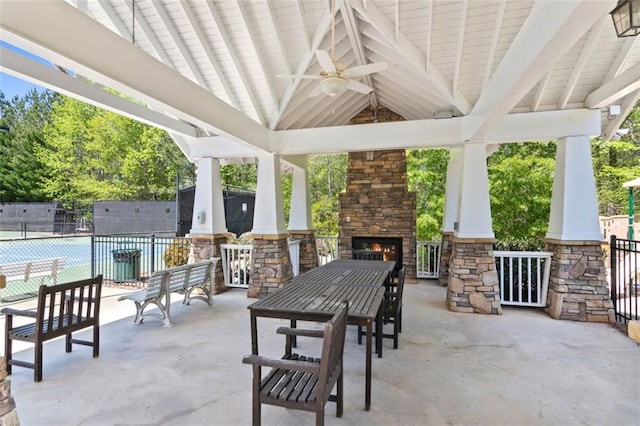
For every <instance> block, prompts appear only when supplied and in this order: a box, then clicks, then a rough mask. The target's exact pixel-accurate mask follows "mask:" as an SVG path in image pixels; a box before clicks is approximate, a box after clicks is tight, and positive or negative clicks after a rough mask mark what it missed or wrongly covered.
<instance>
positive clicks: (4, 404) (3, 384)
mask: <svg viewBox="0 0 640 426" xmlns="http://www.w3.org/2000/svg"><path fill="white" fill-rule="evenodd" d="M0 425H1V426H20V420H19V419H18V410H17V409H16V402H15V400H14V399H13V397H12V396H11V380H9V379H8V378H7V359H6V358H5V357H3V356H0Z"/></svg>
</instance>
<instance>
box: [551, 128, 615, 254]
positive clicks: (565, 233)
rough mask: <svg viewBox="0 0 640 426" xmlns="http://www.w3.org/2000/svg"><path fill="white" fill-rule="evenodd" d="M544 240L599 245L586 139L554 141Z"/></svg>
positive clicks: (598, 226)
mask: <svg viewBox="0 0 640 426" xmlns="http://www.w3.org/2000/svg"><path fill="white" fill-rule="evenodd" d="M546 237H547V238H550V239H555V240H563V241H575V240H578V241H602V233H601V232H600V222H599V220H598V197H597V195H596V180H595V177H594V175H593V163H592V159H591V142H590V140H589V137H588V136H571V137H566V138H564V139H560V140H559V141H558V147H557V148H556V169H555V174H554V178H553V195H552V196H551V212H550V214H549V229H548V231H547V235H546Z"/></svg>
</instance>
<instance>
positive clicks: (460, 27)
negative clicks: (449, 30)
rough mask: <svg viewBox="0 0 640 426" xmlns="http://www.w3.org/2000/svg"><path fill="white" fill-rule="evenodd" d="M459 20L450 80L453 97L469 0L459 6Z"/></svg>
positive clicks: (458, 71)
mask: <svg viewBox="0 0 640 426" xmlns="http://www.w3.org/2000/svg"><path fill="white" fill-rule="evenodd" d="M461 8H462V10H461V12H460V20H459V24H458V40H457V43H456V59H455V65H454V68H453V78H452V79H451V96H455V93H456V91H457V90H458V79H459V78H460V67H461V64H462V48H463V47H464V33H465V28H467V12H468V11H469V0H463V1H462V4H461Z"/></svg>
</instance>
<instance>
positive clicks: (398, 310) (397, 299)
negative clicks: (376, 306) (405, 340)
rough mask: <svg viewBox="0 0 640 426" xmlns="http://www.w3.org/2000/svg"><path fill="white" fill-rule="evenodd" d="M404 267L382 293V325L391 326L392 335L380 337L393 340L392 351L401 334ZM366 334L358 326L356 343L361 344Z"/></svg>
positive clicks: (395, 347)
mask: <svg viewBox="0 0 640 426" xmlns="http://www.w3.org/2000/svg"><path fill="white" fill-rule="evenodd" d="M406 269H407V267H406V265H402V268H400V270H399V271H398V276H397V278H396V280H395V282H392V283H391V284H390V285H389V288H388V290H387V291H386V292H385V293H384V301H383V302H382V303H383V304H384V306H383V313H382V322H383V326H384V324H393V333H384V332H383V333H382V337H387V338H390V339H393V349H398V334H399V333H401V332H402V292H403V290H404V277H405V272H406ZM365 334H366V333H365V332H364V330H363V329H362V327H361V326H358V343H359V344H361V343H362V336H364V335H365Z"/></svg>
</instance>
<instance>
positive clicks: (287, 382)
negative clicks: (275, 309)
mask: <svg viewBox="0 0 640 426" xmlns="http://www.w3.org/2000/svg"><path fill="white" fill-rule="evenodd" d="M348 309H349V306H348V302H343V303H342V305H341V307H340V309H339V310H338V312H337V313H336V314H335V315H334V316H333V318H331V320H329V321H327V322H326V323H325V326H324V330H304V329H298V328H288V327H280V328H278V330H277V332H278V333H279V334H285V335H286V336H287V339H286V342H287V343H286V346H285V354H284V356H283V357H282V359H272V358H266V357H263V356H259V355H256V354H254V355H246V356H245V357H244V358H243V360H242V362H243V363H244V364H251V365H253V424H254V426H257V425H259V424H260V421H261V409H260V407H261V404H270V405H278V406H281V407H286V408H294V409H298V410H305V411H312V412H315V414H316V425H323V424H324V407H325V405H326V403H327V401H335V402H336V405H337V410H336V415H337V416H338V417H341V416H342V405H343V395H342V393H343V392H342V390H343V389H342V388H343V365H342V358H343V353H344V337H345V333H346V327H347V315H348ZM294 336H296V337H297V336H307V337H322V338H323V342H322V353H321V355H320V358H315V357H309V356H305V355H299V354H296V353H292V352H291V346H292V337H294ZM261 367H272V370H271V371H270V372H269V373H268V374H267V375H266V376H265V377H264V378H262V372H261ZM334 387H336V394H335V395H332V394H331V391H332V390H333V388H334Z"/></svg>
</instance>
